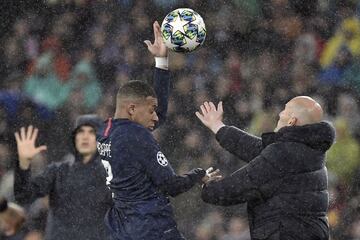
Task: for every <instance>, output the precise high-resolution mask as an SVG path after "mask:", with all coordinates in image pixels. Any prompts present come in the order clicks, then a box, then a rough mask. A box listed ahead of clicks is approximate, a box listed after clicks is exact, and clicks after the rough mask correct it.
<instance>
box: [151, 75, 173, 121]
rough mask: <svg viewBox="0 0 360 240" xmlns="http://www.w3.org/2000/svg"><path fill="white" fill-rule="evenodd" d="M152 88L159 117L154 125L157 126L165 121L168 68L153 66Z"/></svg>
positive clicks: (168, 83) (167, 97) (168, 89)
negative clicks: (156, 99)
mask: <svg viewBox="0 0 360 240" xmlns="http://www.w3.org/2000/svg"><path fill="white" fill-rule="evenodd" d="M154 90H155V93H156V96H157V98H158V108H157V110H156V113H157V115H158V117H159V122H158V124H157V125H156V127H159V126H160V125H161V124H163V123H164V122H165V120H166V113H167V109H168V101H169V95H170V72H169V71H168V70H163V69H160V68H155V72H154Z"/></svg>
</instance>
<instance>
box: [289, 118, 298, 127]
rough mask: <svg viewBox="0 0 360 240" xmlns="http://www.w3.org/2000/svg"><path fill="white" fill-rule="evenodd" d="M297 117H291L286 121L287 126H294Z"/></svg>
mask: <svg viewBox="0 0 360 240" xmlns="http://www.w3.org/2000/svg"><path fill="white" fill-rule="evenodd" d="M297 121H298V119H297V118H296V117H291V118H290V119H289V121H288V126H295V125H296V123H297Z"/></svg>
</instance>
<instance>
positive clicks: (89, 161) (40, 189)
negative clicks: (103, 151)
mask: <svg viewBox="0 0 360 240" xmlns="http://www.w3.org/2000/svg"><path fill="white" fill-rule="evenodd" d="M101 124H102V120H101V119H100V118H98V117H97V116H96V115H82V116H80V117H78V119H77V120H76V124H75V128H74V130H73V132H72V139H71V141H72V143H73V145H74V149H75V153H74V157H73V158H68V159H67V160H66V161H61V162H54V163H52V164H49V165H48V166H47V167H46V169H45V170H44V172H43V173H42V174H40V175H37V176H34V177H33V176H31V172H30V170H29V168H30V165H31V162H32V160H33V159H34V157H35V155H36V154H38V153H40V152H41V151H44V150H46V146H38V147H37V146H36V145H35V141H36V139H37V136H38V129H37V128H34V127H33V126H29V127H27V128H25V127H22V128H21V129H20V131H19V132H16V133H15V138H16V143H17V149H18V156H19V164H18V166H17V168H16V171H15V181H14V195H15V199H16V201H17V202H18V203H19V204H22V205H24V204H29V203H31V202H33V201H34V200H35V199H37V198H39V197H44V196H46V195H49V205H50V207H49V214H48V219H47V225H46V233H45V239H49V240H69V239H76V240H104V239H109V238H108V234H107V231H106V227H105V224H104V216H105V213H106V211H107V209H108V208H110V207H111V206H112V198H111V193H110V191H109V189H108V188H107V186H106V181H105V179H106V171H105V169H104V166H103V164H102V163H101V160H100V157H99V154H98V152H97V148H96V132H97V130H98V129H99V127H100V126H101Z"/></svg>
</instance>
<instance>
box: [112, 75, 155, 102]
mask: <svg viewBox="0 0 360 240" xmlns="http://www.w3.org/2000/svg"><path fill="white" fill-rule="evenodd" d="M147 97H154V98H156V93H155V91H154V89H153V88H152V87H151V86H150V85H149V84H147V83H146V82H143V81H139V80H132V81H129V82H127V83H125V84H124V85H123V86H122V87H121V88H120V89H119V91H118V93H117V95H116V98H117V100H118V101H119V100H120V101H121V99H124V98H133V99H145V98H147Z"/></svg>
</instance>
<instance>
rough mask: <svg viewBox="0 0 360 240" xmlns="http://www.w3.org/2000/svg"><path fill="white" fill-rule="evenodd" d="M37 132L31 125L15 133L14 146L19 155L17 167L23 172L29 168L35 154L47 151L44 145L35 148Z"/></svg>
mask: <svg viewBox="0 0 360 240" xmlns="http://www.w3.org/2000/svg"><path fill="white" fill-rule="evenodd" d="M38 132H39V130H38V129H37V128H34V127H33V126H31V125H30V126H29V127H27V128H24V127H22V128H20V132H15V139H16V145H17V150H18V154H19V165H20V168H21V169H23V170H26V169H28V168H29V166H30V161H31V160H32V159H33V158H34V156H35V155H36V154H38V153H40V152H42V151H45V150H46V149H47V147H46V146H45V145H42V146H39V147H35V141H36V139H37V135H38Z"/></svg>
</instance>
